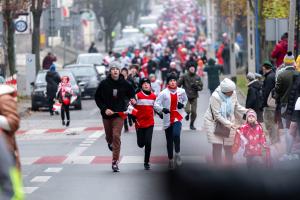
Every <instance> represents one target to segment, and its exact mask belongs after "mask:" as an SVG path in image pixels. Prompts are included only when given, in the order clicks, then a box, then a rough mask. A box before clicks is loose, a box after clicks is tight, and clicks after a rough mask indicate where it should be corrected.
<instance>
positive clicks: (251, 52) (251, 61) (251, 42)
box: [247, 1, 256, 73]
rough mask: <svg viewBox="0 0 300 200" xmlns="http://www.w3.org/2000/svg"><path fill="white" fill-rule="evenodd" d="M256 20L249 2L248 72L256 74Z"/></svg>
mask: <svg viewBox="0 0 300 200" xmlns="http://www.w3.org/2000/svg"><path fill="white" fill-rule="evenodd" d="M254 22H255V19H254V15H253V12H252V10H251V8H250V3H249V1H247V34H248V37H247V41H248V71H249V72H253V73H255V72H256V69H255V31H254V29H255V23H254Z"/></svg>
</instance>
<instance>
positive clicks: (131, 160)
mask: <svg viewBox="0 0 300 200" xmlns="http://www.w3.org/2000/svg"><path fill="white" fill-rule="evenodd" d="M136 163H144V156H124V157H123V158H122V160H121V162H120V164H136Z"/></svg>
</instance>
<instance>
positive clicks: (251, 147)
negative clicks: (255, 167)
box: [234, 124, 266, 157]
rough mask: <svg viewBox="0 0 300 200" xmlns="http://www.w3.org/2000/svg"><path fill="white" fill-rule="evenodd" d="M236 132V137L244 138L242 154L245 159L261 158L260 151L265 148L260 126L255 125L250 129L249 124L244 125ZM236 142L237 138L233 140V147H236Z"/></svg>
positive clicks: (264, 139)
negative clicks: (244, 143)
mask: <svg viewBox="0 0 300 200" xmlns="http://www.w3.org/2000/svg"><path fill="white" fill-rule="evenodd" d="M237 132H238V133H237V134H238V135H237V137H241V136H244V138H245V139H246V142H247V144H246V145H245V152H244V156H245V157H249V156H262V150H263V148H265V147H266V138H265V135H264V132H263V129H262V127H261V125H259V124H256V125H255V126H254V127H252V126H251V125H250V124H244V125H243V126H241V127H240V128H239V129H238V131H237ZM238 140H239V139H238V138H236V139H235V144H234V145H237V144H236V141H238Z"/></svg>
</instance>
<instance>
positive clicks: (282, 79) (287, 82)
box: [275, 67, 296, 105]
mask: <svg viewBox="0 0 300 200" xmlns="http://www.w3.org/2000/svg"><path fill="white" fill-rule="evenodd" d="M295 73H296V71H295V68H294V67H287V68H286V69H285V70H284V71H282V72H281V73H280V74H279V75H278V77H277V80H276V84H275V94H276V95H275V96H276V99H278V100H280V103H281V104H282V105H284V104H287V102H288V97H289V94H290V91H291V89H292V86H293V77H294V74H295Z"/></svg>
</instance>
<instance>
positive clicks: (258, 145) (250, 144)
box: [232, 109, 270, 168]
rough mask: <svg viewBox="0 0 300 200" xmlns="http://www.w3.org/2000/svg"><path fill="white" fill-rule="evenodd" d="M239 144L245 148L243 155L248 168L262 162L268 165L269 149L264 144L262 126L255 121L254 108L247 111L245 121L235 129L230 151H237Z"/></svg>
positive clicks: (261, 164) (259, 164) (260, 164)
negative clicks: (235, 132)
mask: <svg viewBox="0 0 300 200" xmlns="http://www.w3.org/2000/svg"><path fill="white" fill-rule="evenodd" d="M240 146H242V147H244V149H245V151H244V156H245V157H246V160H247V167H248V168H253V167H258V166H263V165H264V164H266V165H267V166H270V151H269V148H268V147H267V145H266V138H265V134H264V132H263V128H262V127H261V125H260V124H259V123H258V122H257V115H256V113H255V111H254V110H251V109H250V110H249V111H248V112H247V115H246V123H245V124H244V125H242V126H241V127H240V128H239V129H238V130H237V134H236V136H235V139H234V144H233V146H232V152H233V153H237V151H238V150H239V148H240ZM264 152H266V153H264Z"/></svg>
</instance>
